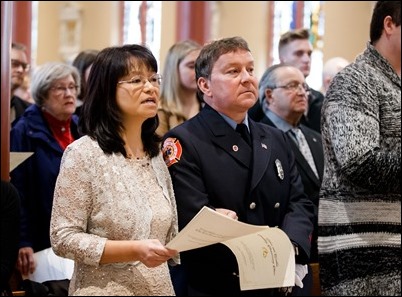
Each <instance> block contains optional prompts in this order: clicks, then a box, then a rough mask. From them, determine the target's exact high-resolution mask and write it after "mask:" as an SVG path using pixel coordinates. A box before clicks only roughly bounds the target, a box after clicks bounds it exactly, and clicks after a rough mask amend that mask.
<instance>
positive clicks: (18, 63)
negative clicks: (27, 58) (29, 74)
mask: <svg viewBox="0 0 402 297" xmlns="http://www.w3.org/2000/svg"><path fill="white" fill-rule="evenodd" d="M20 66H21V67H22V69H23V70H24V71H29V69H30V68H31V65H29V64H28V63H24V62H21V61H19V60H14V59H11V67H12V68H18V67H20Z"/></svg>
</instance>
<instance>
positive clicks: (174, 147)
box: [162, 137, 183, 167]
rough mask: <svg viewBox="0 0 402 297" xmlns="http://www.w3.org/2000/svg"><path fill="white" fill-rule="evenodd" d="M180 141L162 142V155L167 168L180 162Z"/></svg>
mask: <svg viewBox="0 0 402 297" xmlns="http://www.w3.org/2000/svg"><path fill="white" fill-rule="evenodd" d="M182 152H183V151H182V148H181V144H180V141H179V140H178V139H177V138H172V137H169V138H166V140H165V141H164V142H163V146H162V153H163V159H164V160H165V163H166V165H167V167H169V166H171V165H173V164H174V163H177V162H179V161H180V157H181V154H182Z"/></svg>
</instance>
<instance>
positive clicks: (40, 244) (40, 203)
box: [10, 63, 80, 295]
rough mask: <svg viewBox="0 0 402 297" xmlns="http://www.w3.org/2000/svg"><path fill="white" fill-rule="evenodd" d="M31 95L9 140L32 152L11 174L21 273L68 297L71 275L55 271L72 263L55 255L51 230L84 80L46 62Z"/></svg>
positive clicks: (64, 66) (14, 149) (17, 148)
mask: <svg viewBox="0 0 402 297" xmlns="http://www.w3.org/2000/svg"><path fill="white" fill-rule="evenodd" d="M31 91H32V97H33V98H34V100H35V104H33V105H31V106H30V107H28V108H27V109H26V110H25V112H24V114H23V115H22V116H21V117H20V118H19V119H18V120H17V121H16V123H15V124H14V126H13V128H12V129H11V135H10V151H11V152H34V154H33V155H32V156H31V157H30V158H28V159H27V160H26V161H25V162H24V163H23V164H21V165H19V166H18V167H17V168H15V169H14V170H13V171H12V172H11V173H10V175H11V182H12V183H13V184H14V186H15V187H16V188H17V190H18V192H19V196H20V198H21V209H22V212H21V233H20V238H21V240H20V245H19V248H20V249H19V255H18V262H17V268H18V270H19V271H20V272H21V275H22V276H23V278H29V279H31V280H33V281H36V282H40V283H43V282H46V284H47V285H48V286H49V291H50V292H51V293H52V294H55V295H67V289H68V283H69V280H68V278H69V276H71V273H72V271H71V272H70V270H66V271H60V275H58V276H56V277H57V278H56V279H55V278H54V277H55V276H54V275H53V270H52V268H54V264H55V262H57V263H60V264H62V263H63V265H64V264H65V265H67V266H66V267H67V268H69V267H70V266H71V262H72V261H71V260H67V259H64V258H60V257H57V256H56V255H54V253H53V252H52V250H51V248H50V236H49V227H50V217H51V210H52V204H53V192H54V186H55V183H56V179H57V175H58V173H59V167H60V162H61V157H62V155H63V152H64V150H65V148H66V147H67V146H68V145H69V144H70V143H72V142H73V141H74V140H75V139H77V138H79V134H78V130H77V123H78V117H77V116H76V115H74V112H75V108H76V100H77V95H78V94H79V91H80V76H79V74H78V71H77V69H76V68H75V67H73V66H70V65H67V64H64V63H47V64H45V65H43V66H41V67H38V68H37V69H36V71H35V72H34V73H33V76H32V81H31ZM39 252H40V253H39ZM34 253H35V254H34Z"/></svg>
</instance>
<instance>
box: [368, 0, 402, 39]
mask: <svg viewBox="0 0 402 297" xmlns="http://www.w3.org/2000/svg"><path fill="white" fill-rule="evenodd" d="M387 16H390V17H391V18H392V21H393V22H394V24H395V25H396V26H400V25H401V2H400V1H377V3H376V4H375V6H374V9H373V15H372V17H371V23H370V42H371V44H374V43H375V42H376V41H378V40H379V39H380V37H381V34H382V30H383V29H384V19H385V18H386V17H387Z"/></svg>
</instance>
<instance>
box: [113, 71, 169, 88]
mask: <svg viewBox="0 0 402 297" xmlns="http://www.w3.org/2000/svg"><path fill="white" fill-rule="evenodd" d="M147 82H149V83H150V84H151V85H152V86H154V87H159V86H160V85H161V82H162V75H160V74H158V73H155V74H154V75H151V76H150V77H148V78H146V77H144V76H142V75H136V76H134V77H132V78H131V79H129V80H121V81H119V82H118V84H131V85H133V86H134V87H135V88H143V87H144V86H145V84H146V83H147Z"/></svg>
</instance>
